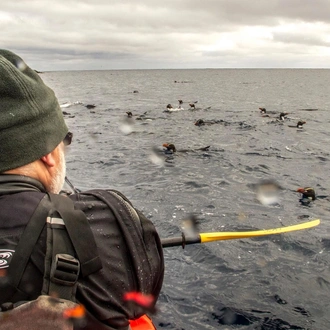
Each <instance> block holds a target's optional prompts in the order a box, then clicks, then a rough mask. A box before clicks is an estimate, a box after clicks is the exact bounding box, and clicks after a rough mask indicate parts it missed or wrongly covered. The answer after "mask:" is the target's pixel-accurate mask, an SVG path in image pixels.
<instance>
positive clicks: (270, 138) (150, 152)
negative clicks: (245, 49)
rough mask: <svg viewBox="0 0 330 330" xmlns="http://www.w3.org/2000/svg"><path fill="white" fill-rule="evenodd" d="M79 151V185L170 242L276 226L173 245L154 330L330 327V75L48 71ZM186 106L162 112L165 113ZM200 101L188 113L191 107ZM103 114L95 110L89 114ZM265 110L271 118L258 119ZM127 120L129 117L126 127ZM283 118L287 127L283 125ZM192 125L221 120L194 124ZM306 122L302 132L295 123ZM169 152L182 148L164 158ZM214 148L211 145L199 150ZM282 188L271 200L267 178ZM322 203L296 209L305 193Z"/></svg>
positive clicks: (73, 164) (74, 157)
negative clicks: (304, 226)
mask: <svg viewBox="0 0 330 330" xmlns="http://www.w3.org/2000/svg"><path fill="white" fill-rule="evenodd" d="M41 77H42V79H43V80H44V81H45V82H46V83H47V84H48V85H49V86H50V87H52V88H53V89H54V91H55V93H56V95H57V97H58V99H59V102H60V104H62V107H63V108H62V109H63V111H65V117H66V121H67V124H68V126H69V127H70V130H72V132H73V133H74V143H73V144H72V146H71V147H70V148H69V150H68V151H67V174H68V177H69V179H70V180H71V181H72V183H73V184H74V185H75V186H76V187H77V188H79V189H89V188H95V187H99V188H104V187H110V188H113V189H117V190H120V191H121V192H122V193H124V194H125V195H126V196H127V197H128V198H129V199H130V200H131V201H132V202H133V204H134V205H135V207H137V208H139V209H140V210H141V211H143V212H144V214H145V215H146V216H147V217H148V218H150V219H151V220H152V221H153V222H154V224H155V226H156V227H157V229H158V231H159V233H160V235H161V237H163V238H165V237H173V236H180V235H181V231H182V226H183V222H182V221H183V220H184V219H187V218H189V217H190V216H191V215H195V216H196V217H197V219H198V228H199V231H200V232H218V231H242V230H244V231H248V230H258V229H270V228H277V227H283V226H289V225H294V224H298V223H301V222H305V221H309V220H313V219H321V224H320V225H319V226H317V227H315V228H312V229H308V230H302V231H296V232H290V233H286V234H281V235H273V236H265V237H259V238H252V239H251V238H247V239H239V240H227V241H218V242H212V243H205V244H195V245H189V246H186V247H185V248H184V249H182V247H171V248H166V249H164V254H165V263H166V264H165V265H166V272H165V280H164V285H163V290H162V293H161V296H160V299H159V301H158V304H157V307H158V312H157V314H156V315H154V317H153V319H154V322H155V325H156V326H157V329H185V330H194V329H196V330H199V329H264V330H266V329H267V330H269V329H311V330H324V329H328V328H329V322H330V316H329V309H330V308H329V307H330V299H329V298H330V269H329V262H330V256H329V251H330V237H329V235H330V234H329V227H330V225H329V214H330V190H329V189H330V188H329V187H330V177H329V169H330V167H329V165H330V163H329V161H330V144H329V138H330V131H329V124H330V114H329V111H330V87H329V86H330V70H318V69H317V70H310V69H306V70H300V69H294V70H286V69H285V70H284V69H256V70H253V69H225V70H220V69H219V70H215V69H205V70H127V71H125V70H121V71H79V72H44V73H43V74H41ZM178 100H182V101H183V104H182V105H181V107H182V108H181V109H179V110H178V111H173V112H166V107H167V104H172V106H173V108H174V109H176V108H178ZM192 102H196V103H194V104H195V108H196V109H191V107H190V106H189V103H192ZM88 104H90V105H95V108H92V109H88V108H87V107H86V105H88ZM259 107H265V108H266V109H267V112H269V113H270V112H274V114H269V117H263V116H262V115H261V114H260V110H259ZM127 111H131V112H132V113H133V118H132V119H131V120H129V119H128V118H127V114H126V112H127ZM280 112H287V113H288V115H287V119H286V120H285V121H282V122H281V121H278V120H276V118H275V117H276V116H278V114H279V113H280ZM197 119H203V120H209V121H210V120H215V121H217V123H216V124H213V125H205V126H200V127H198V126H195V125H194V122H195V121H196V120H197ZM298 120H304V121H306V124H305V125H303V128H302V129H297V128H295V127H289V125H291V126H295V125H296V124H297V122H298ZM163 143H174V144H175V146H176V149H177V150H178V151H177V152H176V153H175V154H173V155H171V154H165V153H164V151H163V149H164V148H163V147H162V145H163ZM206 146H210V147H209V149H208V150H206V151H203V150H197V149H199V148H202V147H206ZM264 181H271V182H275V183H276V184H277V185H279V186H280V187H281V189H280V190H279V195H278V197H277V198H276V203H271V204H269V203H264V202H263V200H261V199H260V198H258V197H259V196H258V194H257V190H256V188H257V187H258V185H259V184H260V183H261V182H264ZM305 186H311V187H313V188H315V190H316V194H317V196H318V198H317V199H316V200H315V201H313V202H312V203H310V204H309V205H302V204H301V203H300V202H299V199H300V194H299V193H297V192H296V190H297V188H298V187H305Z"/></svg>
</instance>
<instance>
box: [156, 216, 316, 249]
mask: <svg viewBox="0 0 330 330" xmlns="http://www.w3.org/2000/svg"><path fill="white" fill-rule="evenodd" d="M319 224H320V220H319V219H316V220H312V221H308V222H303V223H300V224H298V225H293V226H287V227H281V228H273V229H265V230H255V231H241V232H228V231H227V232H216V233H200V234H198V235H197V236H194V237H186V236H185V235H184V234H183V233H182V236H181V237H172V238H164V239H162V240H161V243H162V246H163V247H164V248H166V247H170V246H182V247H183V248H184V247H185V245H187V244H196V243H208V242H213V241H222V240H228V239H240V238H251V237H259V236H268V235H276V234H282V233H288V232H290V231H296V230H303V229H308V228H312V227H315V226H317V225H319Z"/></svg>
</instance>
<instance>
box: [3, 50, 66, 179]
mask: <svg viewBox="0 0 330 330" xmlns="http://www.w3.org/2000/svg"><path fill="white" fill-rule="evenodd" d="M67 132H68V128H67V126H66V124H65V121H64V118H63V114H62V111H61V108H60V105H59V103H58V101H57V98H56V96H55V94H54V92H53V91H52V90H51V89H50V88H49V87H47V86H46V85H45V84H44V82H43V81H42V80H41V78H40V77H39V75H38V73H37V72H36V71H35V70H32V69H31V68H29V67H28V66H27V65H26V64H25V62H24V61H23V60H22V59H21V58H20V57H19V56H17V55H16V54H14V53H12V52H10V51H8V50H5V49H0V173H1V172H4V171H7V170H10V169H14V168H17V167H20V166H23V165H26V164H29V163H31V162H33V161H35V160H37V159H40V158H41V157H42V156H44V155H46V154H48V153H50V152H51V151H52V150H54V149H55V148H56V146H57V145H58V144H59V143H60V142H61V141H62V140H63V139H64V137H65V135H66V134H67Z"/></svg>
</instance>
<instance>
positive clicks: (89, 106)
mask: <svg viewBox="0 0 330 330" xmlns="http://www.w3.org/2000/svg"><path fill="white" fill-rule="evenodd" d="M85 107H86V108H87V109H94V108H95V107H96V105H94V104H86V105H85Z"/></svg>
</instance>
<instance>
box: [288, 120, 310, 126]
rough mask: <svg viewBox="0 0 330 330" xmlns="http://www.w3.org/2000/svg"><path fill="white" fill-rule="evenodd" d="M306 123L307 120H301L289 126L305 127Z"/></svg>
mask: <svg viewBox="0 0 330 330" xmlns="http://www.w3.org/2000/svg"><path fill="white" fill-rule="evenodd" d="M304 124H306V122H305V121H303V120H299V121H298V123H297V125H288V126H289V127H294V128H303V125H304Z"/></svg>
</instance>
